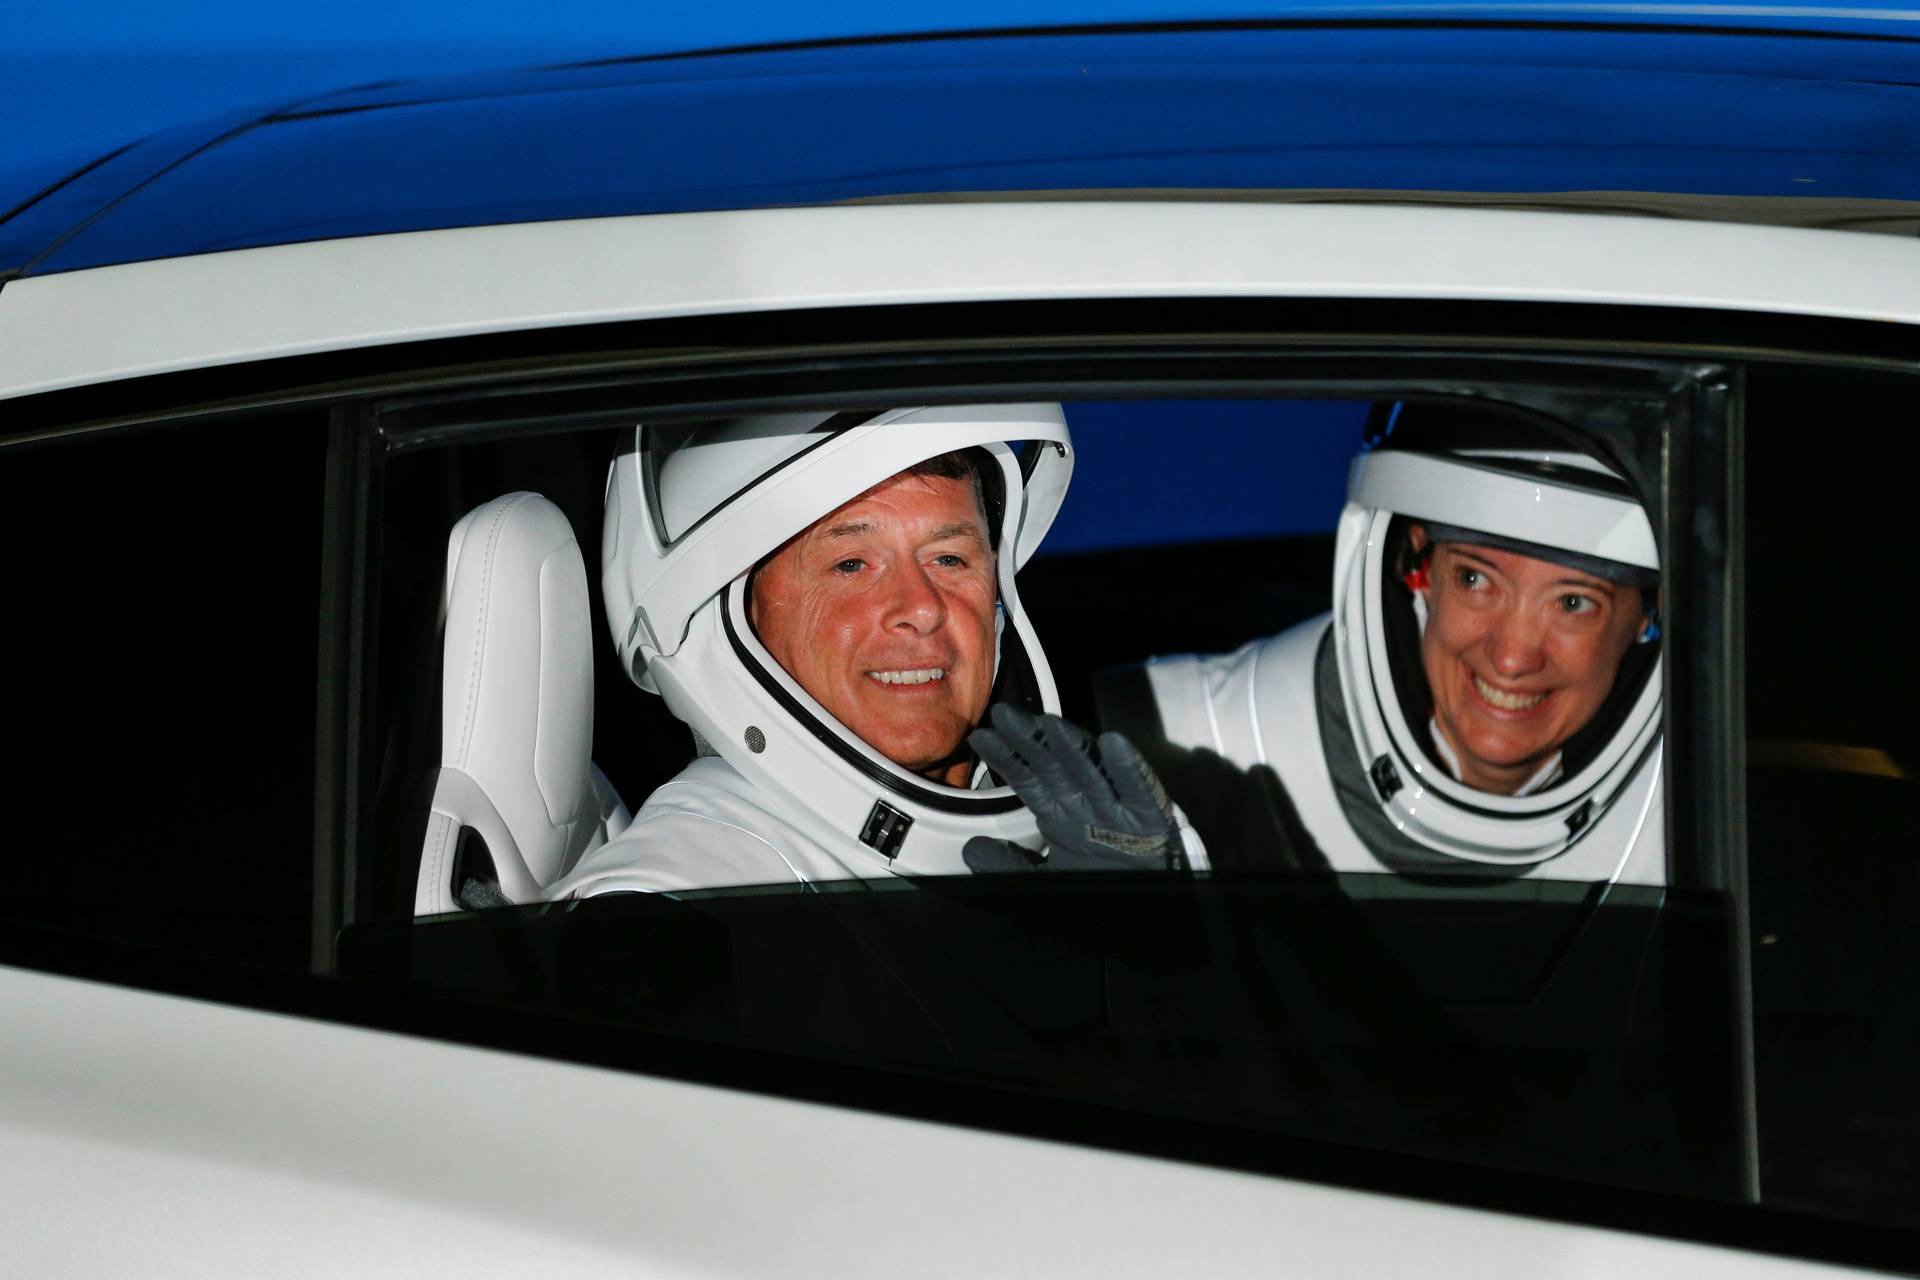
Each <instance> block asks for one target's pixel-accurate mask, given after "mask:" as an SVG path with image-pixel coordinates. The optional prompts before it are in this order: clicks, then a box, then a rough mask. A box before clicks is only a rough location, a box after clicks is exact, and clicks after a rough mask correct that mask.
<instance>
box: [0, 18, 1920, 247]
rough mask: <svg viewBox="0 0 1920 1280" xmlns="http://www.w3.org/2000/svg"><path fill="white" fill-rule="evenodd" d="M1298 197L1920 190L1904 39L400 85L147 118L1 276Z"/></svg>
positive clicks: (1064, 50)
mask: <svg viewBox="0 0 1920 1280" xmlns="http://www.w3.org/2000/svg"><path fill="white" fill-rule="evenodd" d="M1316 188H1360V189H1384V190H1433V191H1490V192H1551V191H1583V190H1611V191H1623V190H1624V191H1658V192H1685V193H1698V194H1710V195H1771V196H1822V197H1836V196H1845V197H1856V198H1891V199H1920V41H1916V40H1913V39H1908V38H1905V37H1901V36H1885V35H1874V36H1846V35H1843V34H1839V33H1834V32H1829V33H1826V34H1821V35H1809V34H1805V33H1800V34H1782V33H1778V32H1773V33H1769V32H1763V31H1730V30H1692V29H1685V28H1674V27H1669V28H1663V29H1655V28H1649V27H1633V28H1613V29H1601V28H1593V27H1567V26H1556V25H1550V24H1548V25H1543V24H1537V23H1536V24H1527V23H1502V24H1495V25H1480V26H1474V25H1467V26H1462V25H1458V24H1453V23H1448V24H1428V23H1375V22H1367V23H1359V24H1346V23H1338V22H1336V23H1331V24H1325V23H1304V24H1296V25H1292V26H1280V27H1265V28H1253V29H1236V30H1211V29H1202V30H1153V31H1140V32H1126V33H1109V34H1071V33H1069V34H1038V35H1031V34H1029V35H1021V34H1011V35H997V36H981V37H969V38H955V39H937V40H921V41H902V42H881V43H869V44H855V45H844V46H830V47H823V48H803V49H789V50H775V51H766V52H757V53H754V52H748V53H733V54H726V55H717V56H702V57H685V58H669V59H659V60H637V61H631V62H615V63H607V64H598V65H585V66H575V67H566V68H555V69H548V70H538V71H529V72H522V73H516V74H513V75H508V76H498V77H463V78H458V79H451V80H440V81H423V82H417V83H404V84H399V85H390V86H383V87H376V88H370V89H364V90H357V91H351V92H345V93H340V94H334V95H329V96H326V97H323V98H319V99H314V100H310V101H308V102H306V103H302V104H297V105H296V106H295V107H293V108H291V109H288V110H284V111H281V112H278V113H275V114H273V115H269V116H267V117H264V118H260V119H255V120H251V121H248V120H225V121H215V122H212V123H211V124H207V125H202V126H197V127H194V128H191V129H185V130H176V131H173V132H170V133H166V134H161V135H158V136H156V137H154V138H152V139H149V140H147V141H145V142H143V143H141V144H139V145H137V146H135V147H132V148H130V149H128V150H127V151H125V152H123V153H121V154H120V155H118V156H116V157H114V158H112V159H110V160H108V161H107V162H105V163H103V164H101V165H99V166H97V167H96V168H94V169H93V170H91V171H89V172H87V173H84V174H82V175H80V176H78V177H77V178H75V179H74V180H73V181H71V182H69V183H67V184H66V185H65V186H63V187H61V188H60V189H58V190H56V191H54V192H52V193H50V194H49V195H47V196H46V197H45V198H43V199H41V200H39V201H37V202H35V203H33V204H30V205H29V206H27V207H26V208H24V209H22V210H20V211H18V212H17V213H15V214H14V215H13V216H12V217H10V218H7V219H6V220H5V221H0V270H5V271H9V272H11V273H14V274H44V273H48V272H57V271H67V270H74V269H79V268H84V267H92V266H100V265H106V264H111V263H118V262H129V261H138V260H144V259H150V258H158V257H168V256H175V255H180V254H189V253H200V252H206V251H210V250H218V249H229V248H239V247H247V246H256V245H268V244H282V243H289V242H294V241H301V240H310V239H318V238H326V237H334V236H349V235H365V234H374V233H380V232H389V231H405V230H418V229H426V228H438V227H451V226H470V225H481V224H488V223H500V222H519V221H535V220H544V219H555V218H576V217H591V216H601V215H612V214H633V213H656V212H676V211H686V210H706V209H735V208H755V207H763V206H769V205H786V204H811V203H819V202H826V201H837V200H848V199H857V198H865V197H883V196H916V195H930V194H937V193H942V192H956V191H1005V192H1017V191H1046V190H1088V189H1094V190H1129V191H1154V190H1197V189H1198V190H1205V189H1225V190H1243V191H1252V190H1289V189H1316ZM501 269H502V270H511V269H512V264H510V263H503V264H501Z"/></svg>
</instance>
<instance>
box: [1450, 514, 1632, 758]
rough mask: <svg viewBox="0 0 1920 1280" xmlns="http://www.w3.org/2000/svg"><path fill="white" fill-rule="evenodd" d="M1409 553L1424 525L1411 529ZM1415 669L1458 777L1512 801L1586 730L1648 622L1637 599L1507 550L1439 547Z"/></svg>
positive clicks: (1586, 576) (1463, 545)
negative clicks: (1423, 679) (1422, 674)
mask: <svg viewBox="0 0 1920 1280" xmlns="http://www.w3.org/2000/svg"><path fill="white" fill-rule="evenodd" d="M1412 535H1413V545H1414V548H1415V549H1416V550H1418V549H1419V548H1421V547H1423V546H1425V545H1426V542H1427V534H1426V530H1425V529H1424V528H1422V527H1421V526H1418V525H1416V526H1414V528H1413V531H1412ZM1429 580H1430V582H1431V583H1432V586H1431V589H1430V590H1429V592H1428V596H1427V609H1428V615H1427V630H1426V634H1425V635H1424V636H1423V637H1422V638H1421V642H1420V657H1421V663H1422V665H1423V666H1424V667H1425V668H1426V674H1427V685H1428V687H1429V688H1430V689H1431V690H1432V692H1433V714H1434V720H1435V721H1436V722H1437V723H1438V724H1439V726H1440V733H1441V735H1442V736H1443V737H1445V738H1446V740H1447V744H1448V745H1449V746H1450V747H1452V748H1453V750H1454V754H1455V755H1456V756H1457V757H1458V758H1459V761H1460V773H1461V779H1462V781H1464V782H1466V783H1467V784H1468V785H1469V786H1472V787H1476V788H1478V789H1479V790H1482V791H1492V792H1498V793H1501V794H1511V793H1512V792H1513V791H1515V790H1516V789H1518V788H1519V787H1520V786H1522V785H1523V784H1524V783H1525V782H1526V781H1527V780H1528V779H1529V778H1531V777H1532V776H1533V775H1534V774H1535V773H1536V772H1538V771H1539V769H1540V768H1541V767H1542V766H1543V765H1544V764H1545V763H1546V762H1547V760H1548V758H1549V757H1551V756H1552V755H1553V753H1554V752H1556V751H1558V750H1559V749H1560V748H1561V746H1562V745H1564V744H1565V743H1566V741H1567V739H1568V738H1571V737H1572V736H1573V735H1574V734H1576V733H1578V732H1579V731H1580V730H1581V729H1582V728H1584V727H1585V726H1586V723H1587V722H1588V721H1589V720H1591V719H1592V718H1593V716H1594V714H1595V713H1596V712H1597V711H1599V709H1600V704H1601V703H1602V702H1604V701H1605V700H1606V697H1607V693H1608V692H1609V691H1610V690H1611V689H1612V688H1613V680H1614V676H1615V674H1616V673H1618V671H1619V670H1620V659H1621V658H1622V657H1623V656H1625V654H1626V652H1627V649H1628V647H1629V646H1630V645H1632V644H1633V642H1634V639H1635V637H1636V636H1637V635H1638V634H1639V632H1640V629H1641V627H1642V625H1643V624H1644V622H1645V618H1644V615H1643V613H1642V607H1641V599H1640V592H1639V590H1638V589H1636V588H1633V587H1627V586H1622V585H1620V584H1619V583H1614V582H1608V581H1606V580H1605V579H1602V578H1596V577H1594V576H1592V575H1591V574H1586V573H1582V572H1580V571H1579V570H1576V569H1569V568H1567V567H1566V566H1565V565H1559V564H1554V563H1553V562H1551V561H1548V560H1538V559H1535V558H1534V557H1532V556H1523V555H1520V554H1518V553H1516V552H1512V551H1499V550H1495V549H1494V548H1492V547H1480V546H1474V545H1471V544H1466V543H1461V544H1455V543H1442V544H1440V545H1439V546H1437V547H1435V548H1434V552H1433V562H1432V565H1431V567H1430V570H1429Z"/></svg>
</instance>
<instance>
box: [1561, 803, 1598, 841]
mask: <svg viewBox="0 0 1920 1280" xmlns="http://www.w3.org/2000/svg"><path fill="white" fill-rule="evenodd" d="M1592 818H1593V801H1592V800H1587V801H1585V802H1583V803H1582V804H1581V806H1580V807H1579V808H1578V809H1575V810H1574V811H1573V812H1572V813H1570V814H1568V815H1567V834H1568V835H1570V836H1577V835H1579V834H1580V832H1581V831H1582V830H1584V829H1585V828H1586V825H1587V823H1588V822H1589V821H1590V820H1591V819H1592Z"/></svg>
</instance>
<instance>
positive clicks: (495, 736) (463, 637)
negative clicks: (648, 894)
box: [414, 493, 627, 915]
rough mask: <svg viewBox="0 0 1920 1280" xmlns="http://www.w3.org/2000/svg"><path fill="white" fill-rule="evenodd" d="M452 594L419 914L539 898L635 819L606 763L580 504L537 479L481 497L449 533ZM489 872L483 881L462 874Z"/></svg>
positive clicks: (448, 581)
mask: <svg viewBox="0 0 1920 1280" xmlns="http://www.w3.org/2000/svg"><path fill="white" fill-rule="evenodd" d="M444 606H445V618H446V622H445V630H444V633H443V638H442V650H441V653H442V665H441V683H440V697H441V716H440V768H439V772H438V775H437V776H436V778H435V781H434V787H433V799H432V802H431V806H430V812H429V814H428V818H427V830H426V839H425V842H424V844H423V846H422V849H421V857H420V876H419V881H418V885H417V889H416V894H415V898H414V914H416V915H428V914H433V913H437V912H443V911H453V910H457V909H458V908H459V907H460V906H461V905H462V897H463V896H464V897H466V898H467V899H468V900H469V905H471V902H472V899H473V898H474V897H475V896H476V895H477V896H478V897H479V898H480V900H482V901H487V902H495V901H499V900H501V899H504V900H505V901H507V902H536V901H538V900H539V899H540V896H541V890H542V889H543V888H544V887H545V886H547V885H549V884H551V883H553V882H554V881H555V880H557V879H559V878H560V877H561V876H563V875H565V874H566V873H567V872H568V871H569V870H571V869H572V867H573V865H574V864H575V863H576V862H578V861H579V860H580V857H581V855H583V854H584V853H586V852H587V851H588V850H590V849H593V848H596V847H598V846H599V845H600V844H602V843H604V842H605V841H606V840H607V838H608V836H609V835H610V834H617V833H618V832H619V831H620V830H621V829H623V828H624V827H625V826H626V823H627V812H626V809H625V807H624V806H623V805H622V804H621V803H620V799H619V797H618V796H617V795H616V794H615V793H614V790H613V788H612V786H611V785H609V784H608V783H607V781H606V779H605V777H604V776H602V775H601V774H600V771H599V770H598V769H596V768H595V767H594V766H593V763H592V753H593V630H592V618H591V613H590V605H589V603H588V595H587V575H586V569H585V567H584V565H583V563H582V561H581V556H580V545H579V543H578V542H576V541H575V539H574V536H573V528H572V526H570V525H569V524H568V523H567V518H566V516H565V515H564V514H562V513H561V511H560V509H559V508H558V507H556V506H555V505H554V504H553V503H551V502H549V501H547V499H545V498H543V497H541V496H540V495H539V494H537V493H509V494H507V495H505V496H504V497H499V498H495V499H494V500H493V501H491V502H487V503H483V504H482V505H480V506H478V507H475V508H474V509H473V510H472V511H469V512H468V513H467V514H466V515H465V516H464V517H462V518H461V520H460V522H459V523H458V524H456V525H454V527H453V532H452V533H450V534H449V535H448V537H447V577H446V590H445V596H444ZM476 842H477V843H478V845H479V846H481V847H482V848H484V851H485V853H486V855H487V858H488V859H489V860H490V861H491V872H492V875H491V878H490V880H489V877H487V875H486V862H485V861H483V860H481V859H479V858H477V857H475V856H474V854H475V853H476V852H477V850H476V849H475V845H476ZM476 868H477V869H478V870H477V872H476ZM476 875H477V879H478V881H479V883H478V885H477V887H476V886H475V885H468V884H463V883H461V881H464V880H466V879H467V878H469V877H474V876H476ZM496 886H497V888H496Z"/></svg>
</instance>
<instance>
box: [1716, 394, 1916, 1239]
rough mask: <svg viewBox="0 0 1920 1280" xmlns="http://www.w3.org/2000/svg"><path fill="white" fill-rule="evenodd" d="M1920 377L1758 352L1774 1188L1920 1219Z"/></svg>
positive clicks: (1756, 726) (1756, 735)
mask: <svg viewBox="0 0 1920 1280" xmlns="http://www.w3.org/2000/svg"><path fill="white" fill-rule="evenodd" d="M1917 395H1920V379H1916V378H1912V377H1900V376H1894V375H1887V374H1865V373H1859V372H1853V371H1846V372H1841V371H1810V370H1804V369H1768V368H1762V369H1757V370H1755V371H1754V372H1753V374H1752V375H1751V379H1750V392H1749V397H1748V407H1747V437H1748V447H1747V450H1746V455H1745V458H1746V508H1745V517H1746V529H1747V535H1746V543H1747V548H1748V550H1747V557H1746V613H1745V621H1746V626H1745V632H1744V634H1745V641H1746V666H1747V670H1746V677H1747V678H1746V698H1747V703H1746V706H1747V710H1746V717H1747V734H1748V739H1747V758H1748V784H1747V796H1748V801H1747V804H1748V810H1747V847H1748V863H1749V872H1748V874H1749V877H1750V879H1751V882H1752V893H1753V919H1752V929H1753V975H1754V977H1753V981H1754V1013H1755V1039H1756V1046H1755V1047H1756V1055H1757V1064H1756V1065H1757V1070H1758V1085H1759V1093H1758V1102H1759V1124H1760V1153H1761V1182H1762V1187H1763V1190H1764V1193H1765V1196H1766V1198H1767V1199H1768V1200H1770V1201H1773V1202H1776V1203H1780V1204H1786V1205H1793V1206H1797V1207H1804V1208H1809V1209H1815V1210H1818V1211H1820V1212H1824V1213H1832V1214H1839V1215H1843V1216H1847V1217H1867V1218H1878V1219H1883V1220H1891V1221H1898V1222H1902V1223H1905V1224H1908V1225H1911V1224H1914V1223H1920V1156H1916V1152H1920V1095H1916V1093H1915V1091H1914V1089H1913V1086H1912V1077H1913V1064H1914V1062H1915V1061H1916V1060H1920V998H1917V997H1916V995H1915V984H1914V977H1915V975H1916V974H1920V932H1917V931H1916V930H1915V928H1914V925H1913V913H1914V910H1915V904H1916V903H1920V857H1916V851H1920V818H1916V816H1915V804H1916V802H1920V794H1916V789H1915V786H1914V772H1915V769H1916V767H1917V766H1920V759H1917V758H1916V755H1915V744H1916V736H1915V735H1916V725H1917V724H1920V698H1916V679H1915V668H1914V661H1913V644H1914V642H1913V628H1912V624H1911V622H1910V620H1909V619H1910V616H1911V614H1912V609H1911V608H1910V607H1909V606H1908V604H1907V601H1906V597H1907V595H1908V592H1907V588H1906V583H1905V574H1904V565H1903V564H1902V559H1903V556H1904V549H1905V548H1906V547H1907V546H1908V545H1910V544H1911V543H1912V540H1913V530H1912V522H1913V516H1912V493H1911V489H1912V480H1911V476H1910V474H1909V472H1908V470H1907V469H1906V468H1903V467H1900V466H1896V465H1891V464H1890V463H1889V462H1888V460H1887V458H1886V457H1885V456H1884V455H1883V454H1882V452H1881V451H1882V449H1883V448H1885V447H1890V446H1892V445H1894V444H1895V443H1897V442H1898V440H1899V438H1900V436H1901V435H1902V434H1903V428H1902V426H1901V424H1902V423H1904V422H1905V421H1906V420H1907V419H1908V418H1910V417H1911V416H1912V412H1913V404H1914V401H1915V397H1916V396H1917Z"/></svg>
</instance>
